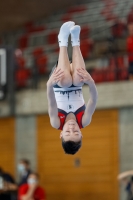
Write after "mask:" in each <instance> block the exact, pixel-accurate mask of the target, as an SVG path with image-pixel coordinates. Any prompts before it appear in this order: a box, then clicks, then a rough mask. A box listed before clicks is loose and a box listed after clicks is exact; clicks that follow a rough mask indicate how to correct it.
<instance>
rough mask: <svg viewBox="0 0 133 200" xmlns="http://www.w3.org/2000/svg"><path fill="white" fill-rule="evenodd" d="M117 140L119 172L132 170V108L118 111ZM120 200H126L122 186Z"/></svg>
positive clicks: (122, 186)
mask: <svg viewBox="0 0 133 200" xmlns="http://www.w3.org/2000/svg"><path fill="white" fill-rule="evenodd" d="M132 100H133V99H132ZM119 139H120V140H119V141H120V172H124V171H128V170H133V107H130V108H122V109H120V110H119ZM120 200H126V192H125V188H124V185H121V187H120Z"/></svg>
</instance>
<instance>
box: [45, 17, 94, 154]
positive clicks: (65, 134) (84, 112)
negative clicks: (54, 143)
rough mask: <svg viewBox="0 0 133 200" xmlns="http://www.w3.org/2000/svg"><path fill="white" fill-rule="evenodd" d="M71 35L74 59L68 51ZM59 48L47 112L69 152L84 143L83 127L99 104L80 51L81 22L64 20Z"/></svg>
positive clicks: (75, 150) (49, 84) (49, 91)
mask: <svg viewBox="0 0 133 200" xmlns="http://www.w3.org/2000/svg"><path fill="white" fill-rule="evenodd" d="M69 35H71V43H72V48H73V50H72V63H70V61H69V58H68V53H67V46H68V37H69ZM58 40H59V46H60V52H59V59H58V63H57V64H56V66H55V68H54V70H53V71H52V73H51V75H50V78H49V80H48V82H47V98H48V113H49V117H50V123H51V125H52V127H53V128H55V129H59V130H61V133H60V138H61V140H62V146H63V149H64V151H65V153H67V154H75V153H76V152H77V151H78V150H79V148H80V147H81V144H82V133H81V130H80V129H81V128H84V127H86V126H88V125H89V124H90V122H91V118H92V115H93V113H94V111H95V108H96V102H97V96H98V94H97V89H96V86H95V83H94V80H93V79H92V77H91V76H90V74H89V73H88V72H87V71H86V69H85V63H84V60H83V57H82V54H81V51H80V26H78V25H75V23H74V22H72V21H69V22H66V23H64V24H63V25H62V26H61V28H60V32H59V35H58ZM84 83H85V84H87V85H88V86H89V90H90V98H89V101H88V103H87V105H86V106H85V102H84V98H83V95H82V86H83V84H84Z"/></svg>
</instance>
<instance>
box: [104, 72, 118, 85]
mask: <svg viewBox="0 0 133 200" xmlns="http://www.w3.org/2000/svg"><path fill="white" fill-rule="evenodd" d="M104 73H105V81H107V82H108V81H109V82H110V81H115V80H116V71H115V69H106V70H105V72H104Z"/></svg>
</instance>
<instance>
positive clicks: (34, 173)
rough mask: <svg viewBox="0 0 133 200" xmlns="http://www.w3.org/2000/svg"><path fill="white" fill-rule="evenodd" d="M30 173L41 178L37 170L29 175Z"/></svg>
mask: <svg viewBox="0 0 133 200" xmlns="http://www.w3.org/2000/svg"><path fill="white" fill-rule="evenodd" d="M30 175H35V176H36V177H37V178H38V179H39V174H38V173H37V172H31V173H30V174H29V176H30Z"/></svg>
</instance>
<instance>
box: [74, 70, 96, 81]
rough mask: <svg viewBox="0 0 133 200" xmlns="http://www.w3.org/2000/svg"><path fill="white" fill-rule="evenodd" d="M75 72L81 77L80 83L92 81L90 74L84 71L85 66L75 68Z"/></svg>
mask: <svg viewBox="0 0 133 200" xmlns="http://www.w3.org/2000/svg"><path fill="white" fill-rule="evenodd" d="M77 74H78V75H79V76H80V77H81V79H80V81H81V83H86V84H90V83H94V80H93V79H92V77H91V75H90V74H89V73H88V72H87V71H86V69H85V68H79V69H77Z"/></svg>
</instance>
